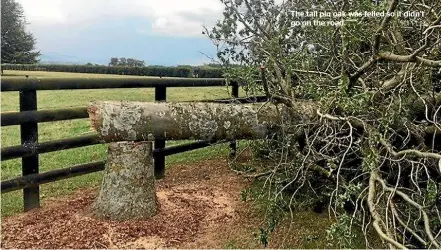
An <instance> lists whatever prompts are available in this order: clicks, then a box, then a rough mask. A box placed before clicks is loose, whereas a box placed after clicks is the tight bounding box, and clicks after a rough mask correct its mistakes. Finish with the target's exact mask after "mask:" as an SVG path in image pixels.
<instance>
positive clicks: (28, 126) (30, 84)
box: [1, 77, 267, 211]
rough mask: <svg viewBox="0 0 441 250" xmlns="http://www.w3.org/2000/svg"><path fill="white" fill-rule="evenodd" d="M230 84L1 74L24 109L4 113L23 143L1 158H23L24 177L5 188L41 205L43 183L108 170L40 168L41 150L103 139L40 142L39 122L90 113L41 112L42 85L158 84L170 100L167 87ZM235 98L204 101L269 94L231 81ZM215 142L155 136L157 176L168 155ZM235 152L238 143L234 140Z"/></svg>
mask: <svg viewBox="0 0 441 250" xmlns="http://www.w3.org/2000/svg"><path fill="white" fill-rule="evenodd" d="M212 86H226V81H225V79H223V78H92V79H72V78H48V79H36V78H27V77H26V78H25V77H23V78H8V77H5V78H2V82H1V91H2V92H6V91H19V92H20V97H19V98H20V112H6V113H2V114H1V126H2V127H3V126H12V125H20V135H21V145H17V146H11V147H5V148H2V149H1V160H2V161H5V160H10V159H14V158H21V159H22V176H21V177H18V178H14V179H10V180H6V181H2V182H1V191H2V193H5V192H10V191H15V190H19V189H23V199H24V210H25V211H28V210H30V209H32V208H36V207H39V206H40V194H39V193H40V192H39V185H41V184H44V183H49V182H53V181H57V180H61V179H66V178H71V177H75V176H79V175H84V174H89V173H93V172H97V171H101V170H103V169H104V165H105V162H103V161H100V162H92V163H87V164H81V165H75V166H71V167H67V168H60V169H57V170H52V171H48V172H44V173H39V154H42V153H48V152H54V151H60V150H66V149H72V148H78V147H84V146H90V145H95V144H100V143H101V142H100V141H99V139H98V136H97V135H88V136H81V137H74V138H66V139H59V140H52V141H48V142H43V143H38V123H41V122H53V121H61V120H71V119H83V118H88V113H87V108H86V107H81V108H70V109H55V110H38V111H37V91H38V90H66V89H103V88H155V100H156V101H166V97H167V88H171V87H212ZM231 87H232V91H231V93H232V99H220V100H204V101H212V102H219V103H230V102H236V103H250V102H262V101H266V100H267V99H266V97H263V96H257V97H253V98H238V95H239V86H238V84H237V83H232V84H231ZM213 143H215V142H214V141H200V142H195V143H189V144H184V145H178V146H173V147H167V148H166V147H165V140H155V144H154V145H155V147H154V151H153V156H154V167H155V176H156V178H158V179H159V178H163V177H164V174H165V157H166V156H168V155H172V154H178V153H182V152H186V151H190V150H194V149H199V148H203V147H207V146H210V145H212V144H213ZM230 148H231V154H233V155H234V154H235V150H236V142H235V141H231V142H230Z"/></svg>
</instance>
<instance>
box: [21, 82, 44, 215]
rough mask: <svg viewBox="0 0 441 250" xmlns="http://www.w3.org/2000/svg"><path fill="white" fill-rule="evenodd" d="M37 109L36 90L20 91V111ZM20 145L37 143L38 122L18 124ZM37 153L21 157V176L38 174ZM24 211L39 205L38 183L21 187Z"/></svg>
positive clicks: (32, 145) (27, 145) (26, 145)
mask: <svg viewBox="0 0 441 250" xmlns="http://www.w3.org/2000/svg"><path fill="white" fill-rule="evenodd" d="M29 110H37V91H36V90H25V91H20V111H29ZM20 137H21V145H22V146H24V147H34V146H35V145H37V143H38V123H36V122H27V123H23V124H21V125H20ZM38 163H39V162H38V154H36V155H32V156H25V157H22V158H21V164H22V165H21V167H22V174H23V176H26V175H32V174H38ZM23 203H24V211H25V212H26V211H28V210H31V209H33V208H37V207H40V187H39V186H38V185H35V186H31V187H27V188H24V189H23Z"/></svg>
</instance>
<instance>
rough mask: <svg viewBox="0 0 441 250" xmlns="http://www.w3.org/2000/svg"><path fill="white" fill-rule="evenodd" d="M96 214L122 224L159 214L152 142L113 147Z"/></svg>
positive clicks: (109, 151)
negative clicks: (129, 220) (125, 221)
mask: <svg viewBox="0 0 441 250" xmlns="http://www.w3.org/2000/svg"><path fill="white" fill-rule="evenodd" d="M93 211H94V214H95V215H96V216H97V217H101V218H105V219H110V220H119V221H121V220H127V219H136V218H138V219H144V218H149V217H151V216H153V215H155V214H156V192H155V177H154V169H153V157H152V143H151V142H115V143H110V144H109V149H108V156H107V163H106V169H105V173H104V177H103V181H102V184H101V190H100V193H99V196H98V198H97V200H96V201H95V203H94V204H93Z"/></svg>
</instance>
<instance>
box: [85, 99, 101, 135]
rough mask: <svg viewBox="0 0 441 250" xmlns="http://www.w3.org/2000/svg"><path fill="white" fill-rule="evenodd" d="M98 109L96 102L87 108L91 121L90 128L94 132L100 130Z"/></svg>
mask: <svg viewBox="0 0 441 250" xmlns="http://www.w3.org/2000/svg"><path fill="white" fill-rule="evenodd" d="M98 110H99V109H98V107H97V106H96V105H95V103H94V102H91V103H90V104H89V106H88V107H87V113H88V114H89V119H90V122H91V123H90V126H91V128H92V129H93V130H97V128H98V117H99V116H98V114H97V112H98Z"/></svg>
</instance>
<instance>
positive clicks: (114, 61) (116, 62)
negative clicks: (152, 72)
mask: <svg viewBox="0 0 441 250" xmlns="http://www.w3.org/2000/svg"><path fill="white" fill-rule="evenodd" d="M109 66H128V67H144V66H145V62H144V61H141V60H138V59H134V58H125V57H121V58H118V57H112V58H110V63H109Z"/></svg>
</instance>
